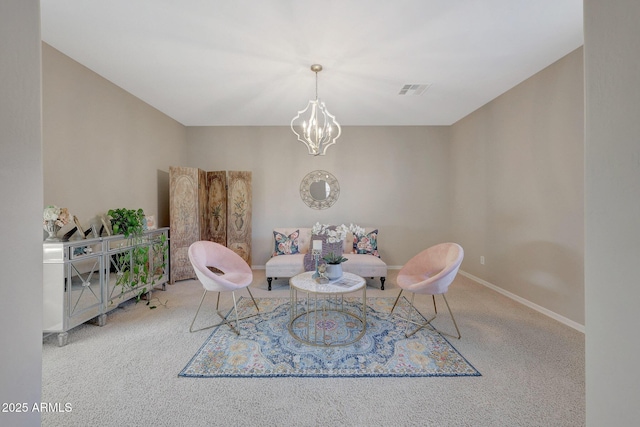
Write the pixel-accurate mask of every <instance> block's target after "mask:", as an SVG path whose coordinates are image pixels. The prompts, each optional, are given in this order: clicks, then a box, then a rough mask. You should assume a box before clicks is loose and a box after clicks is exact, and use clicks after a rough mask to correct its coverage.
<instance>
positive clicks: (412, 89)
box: [398, 84, 431, 95]
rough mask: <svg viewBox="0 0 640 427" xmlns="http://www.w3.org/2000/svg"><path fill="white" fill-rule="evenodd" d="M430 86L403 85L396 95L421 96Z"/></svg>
mask: <svg viewBox="0 0 640 427" xmlns="http://www.w3.org/2000/svg"><path fill="white" fill-rule="evenodd" d="M429 86H431V85H416V84H413V85H404V86H402V89H400V92H398V95H422V94H423V93H424V92H425V91H426V90H427V89H429Z"/></svg>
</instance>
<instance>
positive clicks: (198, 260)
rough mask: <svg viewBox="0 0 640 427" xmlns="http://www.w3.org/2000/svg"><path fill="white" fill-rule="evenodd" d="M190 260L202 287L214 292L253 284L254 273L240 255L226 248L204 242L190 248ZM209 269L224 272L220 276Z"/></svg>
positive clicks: (196, 243)
mask: <svg viewBox="0 0 640 427" xmlns="http://www.w3.org/2000/svg"><path fill="white" fill-rule="evenodd" d="M189 260H190V261H191V265H192V266H193V269H194V270H195V272H196V275H197V276H198V279H199V280H200V282H202V285H203V286H204V287H205V288H206V289H208V290H212V291H220V290H229V291H232V290H234V289H239V288H243V287H246V286H248V285H249V284H251V281H252V279H253V272H252V271H251V267H249V265H248V264H247V263H246V261H245V260H243V259H242V257H240V255H238V254H236V253H235V252H233V251H232V250H231V249H229V248H227V247H226V246H222V245H220V244H218V243H215V242H210V241H207V240H202V241H198V242H194V243H192V244H191V246H189ZM207 267H214V268H216V269H218V270H220V271H222V272H223V273H224V274H223V275H218V274H216V273H214V272H212V271H211V270H209V268H207Z"/></svg>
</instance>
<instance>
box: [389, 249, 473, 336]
mask: <svg viewBox="0 0 640 427" xmlns="http://www.w3.org/2000/svg"><path fill="white" fill-rule="evenodd" d="M463 258H464V250H463V249H462V246H460V245H458V244H457V243H440V244H438V245H435V246H432V247H430V248H428V249H425V250H424V251H422V252H420V253H419V254H417V255H416V256H414V257H413V258H411V259H410V260H409V261H408V262H407V263H406V264H405V265H404V267H402V269H400V271H399V272H398V279H397V281H398V286H399V287H400V288H401V289H400V293H399V294H398V298H396V301H395V303H394V304H393V307H392V308H391V313H392V314H393V311H394V310H395V308H396V305H397V304H398V300H399V299H400V295H402V292H403V291H408V292H412V295H411V302H410V307H409V318H408V319H407V318H405V320H407V321H408V322H410V323H413V324H415V325H418V328H417V329H416V330H414V331H413V332H411V333H410V334H405V335H406V336H407V337H410V336H411V335H413V334H415V333H416V332H418V331H419V330H420V329H422V328H424V327H425V326H427V325H430V326H431V327H432V328H433V329H435V327H434V326H433V325H431V321H432V320H433V319H435V318H436V316H437V314H438V307H436V297H435V296H436V295H442V298H444V302H445V304H446V305H447V308H448V309H449V314H450V315H451V319H452V320H453V325H454V326H455V327H456V331H457V332H458V336H457V338H458V339H460V336H461V335H460V329H458V324H457V323H456V319H455V317H453V313H452V312H451V307H449V302H447V298H446V297H445V293H446V292H447V290H448V289H449V285H451V282H453V279H455V277H456V275H457V274H458V269H459V268H460V264H462V259H463ZM415 294H426V295H431V296H432V298H433V308H434V310H435V312H436V314H435V315H434V316H433V317H432V318H431V319H429V320H427V321H426V322H424V323H420V322H414V321H413V320H412V314H413V309H414V308H415V307H414V305H413V298H414V297H415ZM415 310H416V311H417V312H418V313H419V314H420V316H422V314H421V313H420V312H419V311H418V309H415ZM422 317H423V318H424V319H426V317H425V316H422ZM436 330H437V329H436ZM438 332H440V331H438ZM446 335H450V334H446ZM451 336H453V335H451Z"/></svg>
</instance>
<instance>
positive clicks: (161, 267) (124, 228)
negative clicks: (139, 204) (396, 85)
mask: <svg viewBox="0 0 640 427" xmlns="http://www.w3.org/2000/svg"><path fill="white" fill-rule="evenodd" d="M107 214H108V215H109V216H110V217H111V227H112V228H113V233H114V234H123V235H124V236H125V237H126V238H127V240H128V249H127V250H125V251H123V252H120V253H118V254H114V255H113V256H112V263H113V264H114V268H115V270H116V276H117V280H116V286H120V295H121V296H122V295H124V294H126V293H127V292H129V291H134V290H136V291H137V292H138V294H137V295H136V301H140V299H141V298H142V296H143V295H145V294H147V293H148V290H151V289H152V288H153V286H154V285H155V284H156V279H157V278H158V277H161V276H162V274H164V271H165V267H166V259H167V254H168V245H167V239H166V236H165V235H161V236H159V237H157V238H154V239H153V240H151V241H149V240H148V239H147V238H146V237H145V235H144V232H145V229H146V227H145V225H146V218H145V215H144V211H143V210H142V209H137V210H136V209H125V208H121V209H110V210H109V211H108V212H107ZM147 305H150V302H149V301H147ZM150 308H155V306H151V307H150Z"/></svg>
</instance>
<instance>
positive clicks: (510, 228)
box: [451, 48, 584, 325]
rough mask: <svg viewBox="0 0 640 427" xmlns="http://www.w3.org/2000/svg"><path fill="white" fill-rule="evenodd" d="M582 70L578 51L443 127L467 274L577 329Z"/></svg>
mask: <svg viewBox="0 0 640 427" xmlns="http://www.w3.org/2000/svg"><path fill="white" fill-rule="evenodd" d="M582 62H583V52H582V48H580V49H578V50H576V51H574V52H572V53H571V54H569V55H567V56H566V57H564V58H562V59H561V60H559V61H558V62H556V63H554V64H552V65H551V66H549V67H548V68H546V69H545V70H543V71H541V72H539V73H538V74H536V75H535V76H533V77H531V78H530V79H528V80H526V81H525V82H523V83H521V84H520V85H518V86H516V87H514V88H513V89H511V90H509V91H508V92H506V93H505V94H503V95H502V96H500V97H498V98H496V99H495V100H493V101H492V102H490V103H489V104H487V105H485V106H484V107H482V108H480V109H478V110H477V111H475V112H473V113H472V114H470V115H469V116H467V117H465V118H464V119H462V120H460V121H459V122H457V123H455V124H454V125H453V126H452V130H451V131H452V138H451V143H452V147H451V149H452V153H451V175H452V177H453V180H452V192H453V199H452V201H453V203H452V213H453V216H452V227H451V238H452V239H454V240H456V241H458V242H459V243H460V244H462V246H463V247H464V248H465V260H464V263H463V265H462V269H463V270H465V271H466V272H468V273H470V274H472V275H474V276H476V277H479V278H481V279H483V280H485V281H487V282H489V283H491V284H493V285H496V286H498V287H500V288H502V289H504V290H506V291H508V292H510V293H512V294H515V295H517V296H519V297H522V298H524V299H526V300H528V301H530V302H532V303H534V304H537V305H539V306H542V307H544V308H546V309H548V310H551V311H552V312H554V313H556V314H559V315H561V316H563V317H565V318H568V319H570V320H572V321H574V322H577V323H578V324H581V325H584V275H583V266H584V263H583V256H584V231H583V224H584V206H583V203H584V183H583V179H584V166H583V161H584V160H583V158H584V146H583V141H584V131H583V128H584V119H583V115H584V113H583V110H584V104H583V64H582ZM481 256H484V257H485V264H484V265H481V264H480V257H481Z"/></svg>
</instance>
